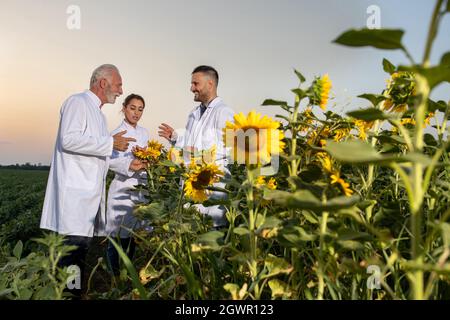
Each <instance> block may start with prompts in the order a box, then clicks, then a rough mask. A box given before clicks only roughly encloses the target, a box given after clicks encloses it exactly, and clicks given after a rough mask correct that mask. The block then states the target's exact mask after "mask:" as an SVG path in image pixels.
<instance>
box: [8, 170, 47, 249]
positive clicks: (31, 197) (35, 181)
mask: <svg viewBox="0 0 450 320" xmlns="http://www.w3.org/2000/svg"><path fill="white" fill-rule="evenodd" d="M47 177H48V171H40V170H15V169H0V226H1V227H0V228H1V229H0V235H1V236H0V239H1V240H2V241H6V242H8V243H11V242H12V243H15V242H17V241H18V240H22V241H27V240H28V239H30V238H31V237H34V236H37V235H39V234H40V230H39V220H40V217H41V210H42V203H43V201H44V195H45V187H46V185H47Z"/></svg>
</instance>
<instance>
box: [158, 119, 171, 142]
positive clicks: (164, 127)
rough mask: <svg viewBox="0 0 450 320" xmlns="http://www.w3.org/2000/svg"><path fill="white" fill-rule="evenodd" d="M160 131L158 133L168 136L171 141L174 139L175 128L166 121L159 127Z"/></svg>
mask: <svg viewBox="0 0 450 320" xmlns="http://www.w3.org/2000/svg"><path fill="white" fill-rule="evenodd" d="M158 129H159V131H158V134H159V136H160V137H163V138H166V139H167V140H169V141H172V139H173V138H174V137H173V132H174V130H173V128H172V127H171V126H169V125H168V124H166V123H161V125H160V126H159V127H158Z"/></svg>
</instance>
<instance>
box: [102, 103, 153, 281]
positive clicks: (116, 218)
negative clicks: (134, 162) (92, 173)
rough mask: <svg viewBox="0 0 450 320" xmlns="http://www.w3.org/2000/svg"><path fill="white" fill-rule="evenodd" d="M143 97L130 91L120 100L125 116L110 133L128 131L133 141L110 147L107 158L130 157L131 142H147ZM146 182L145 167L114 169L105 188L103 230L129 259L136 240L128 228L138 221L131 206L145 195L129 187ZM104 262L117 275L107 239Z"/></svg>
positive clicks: (115, 256) (113, 252) (114, 252)
mask: <svg viewBox="0 0 450 320" xmlns="http://www.w3.org/2000/svg"><path fill="white" fill-rule="evenodd" d="M144 108H145V101H144V98H142V97H141V96H140V95H137V94H130V95H129V96H128V97H126V98H125V101H124V102H123V108H122V112H123V114H124V120H123V121H122V123H121V124H120V125H119V127H117V128H116V129H115V130H114V131H112V132H111V135H114V134H116V133H118V132H122V131H125V130H126V131H127V132H126V133H125V134H124V135H125V136H127V137H131V138H135V139H136V142H132V143H130V144H129V146H128V149H127V150H126V151H124V152H120V151H113V154H112V157H111V160H110V161H121V160H123V157H126V158H130V160H131V159H133V158H134V156H133V153H132V148H133V147H134V146H146V145H147V141H148V139H149V135H148V131H147V129H145V128H143V127H140V126H138V122H139V120H140V119H141V116H142V114H143V112H144ZM145 182H146V172H145V171H142V170H141V171H138V172H134V171H129V172H128V174H127V175H126V174H124V172H121V173H119V172H117V171H116V172H115V176H114V179H113V181H112V182H111V185H110V187H109V192H108V201H107V207H106V225H105V230H106V234H107V235H109V236H110V237H112V238H114V239H115V240H116V241H117V240H119V239H120V242H121V245H122V248H123V249H124V251H125V252H127V254H128V256H129V257H130V259H131V258H132V257H133V255H134V250H135V243H134V241H133V238H132V237H131V235H130V231H129V230H132V229H134V228H135V227H137V226H138V224H139V222H138V221H137V219H136V218H135V217H134V216H133V208H134V206H135V205H136V204H137V203H139V202H143V201H144V200H145V199H144V198H143V195H142V194H141V193H139V192H138V191H132V190H131V189H133V186H135V185H137V184H143V183H145ZM106 255H107V262H108V265H109V268H110V270H111V272H112V273H113V274H114V275H115V276H117V275H119V272H120V268H119V255H118V252H117V250H116V249H115V248H114V246H113V244H112V243H111V242H108V246H107V249H106Z"/></svg>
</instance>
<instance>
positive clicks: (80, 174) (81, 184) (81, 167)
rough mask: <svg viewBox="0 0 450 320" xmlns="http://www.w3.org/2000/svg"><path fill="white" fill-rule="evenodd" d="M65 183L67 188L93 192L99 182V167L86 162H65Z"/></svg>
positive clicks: (70, 160)
mask: <svg viewBox="0 0 450 320" xmlns="http://www.w3.org/2000/svg"><path fill="white" fill-rule="evenodd" d="M65 171H66V172H65V173H66V174H65V178H66V179H65V183H64V185H65V186H66V187H68V188H73V189H83V190H94V189H95V187H96V186H97V185H98V184H99V183H100V182H101V181H99V179H101V178H100V172H99V167H98V165H97V164H95V163H91V162H89V161H88V159H87V161H84V162H83V161H76V160H72V159H69V160H67V166H66V168H65Z"/></svg>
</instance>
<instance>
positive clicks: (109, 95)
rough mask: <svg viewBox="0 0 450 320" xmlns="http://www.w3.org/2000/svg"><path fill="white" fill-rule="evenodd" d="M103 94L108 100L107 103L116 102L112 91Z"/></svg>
mask: <svg viewBox="0 0 450 320" xmlns="http://www.w3.org/2000/svg"><path fill="white" fill-rule="evenodd" d="M105 95H106V101H108V103H114V102H116V95H115V94H114V93H113V92H105Z"/></svg>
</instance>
